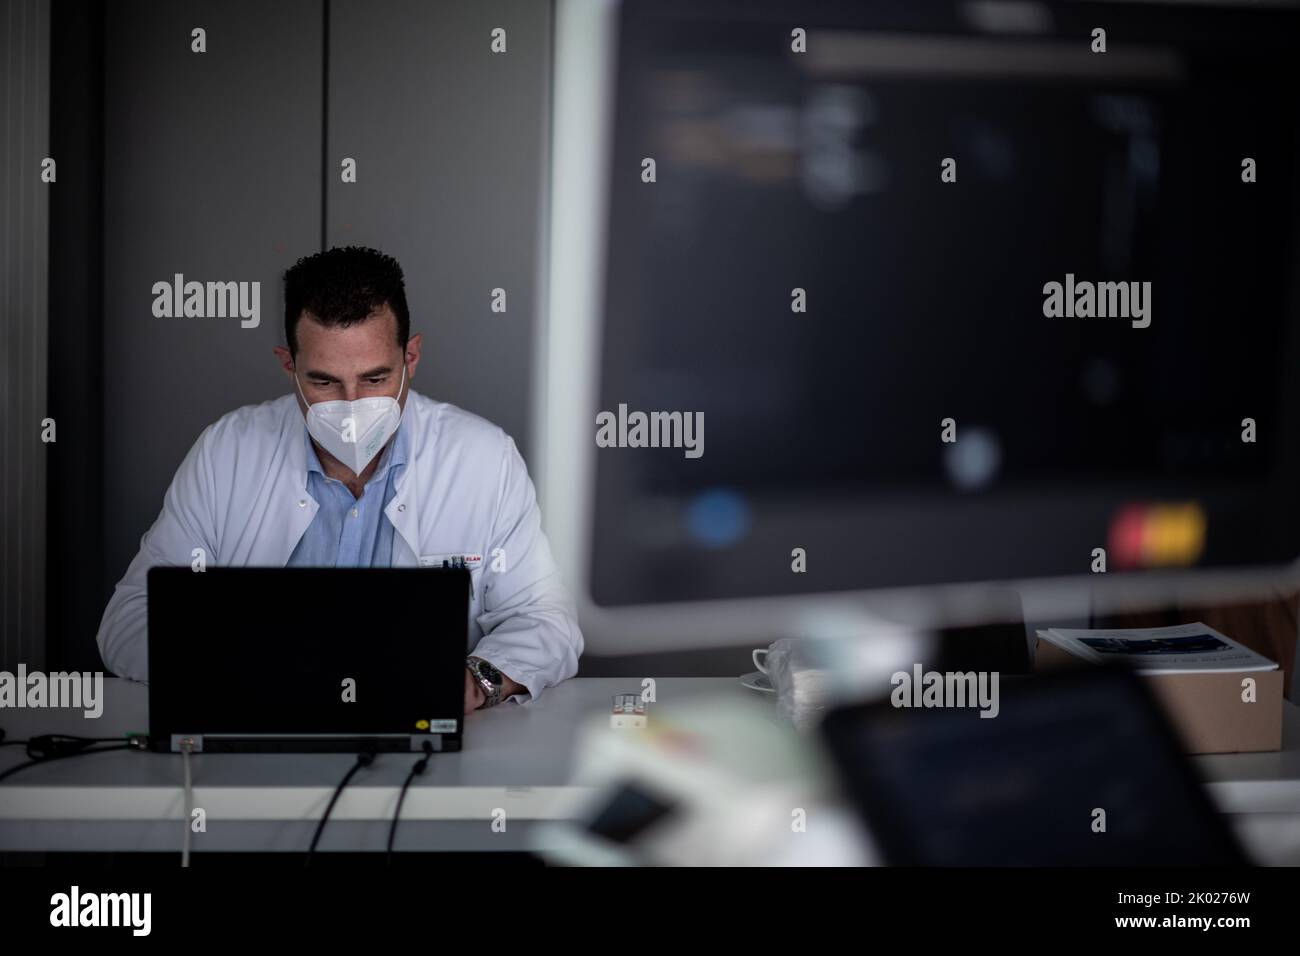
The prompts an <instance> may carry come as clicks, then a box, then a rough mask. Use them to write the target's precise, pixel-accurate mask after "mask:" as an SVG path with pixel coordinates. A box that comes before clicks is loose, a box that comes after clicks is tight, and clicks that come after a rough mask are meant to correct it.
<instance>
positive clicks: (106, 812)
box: [0, 678, 1300, 863]
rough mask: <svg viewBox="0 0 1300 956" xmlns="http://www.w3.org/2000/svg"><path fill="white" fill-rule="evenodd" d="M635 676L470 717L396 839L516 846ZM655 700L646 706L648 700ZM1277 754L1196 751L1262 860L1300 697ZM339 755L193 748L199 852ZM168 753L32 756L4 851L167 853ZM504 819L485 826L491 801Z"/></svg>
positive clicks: (724, 685)
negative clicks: (498, 826)
mask: <svg viewBox="0 0 1300 956" xmlns="http://www.w3.org/2000/svg"><path fill="white" fill-rule="evenodd" d="M656 685H657V686H656V692H657V697H658V704H657V706H664V705H666V704H669V703H674V702H678V701H681V700H684V699H687V698H689V697H691V696H695V695H700V694H736V695H742V696H750V695H751V694H752V692H751V691H747V690H745V689H744V688H742V687H740V686H739V684H737V683H736V682H735V680H732V679H726V678H660V679H657V681H656ZM639 690H640V681H639V679H632V678H627V679H624V678H585V679H584V678H577V679H574V680H570V681H567V682H565V683H564V684H562V685H560V686H559V687H554V688H551V689H550V690H548V691H547V692H546V694H545V696H543V697H542V698H541V699H540V700H539V701H538V702H537V704H535V705H531V706H522V707H521V706H518V705H514V704H508V703H507V704H503V705H502V706H500V707H497V708H495V709H493V710H489V711H484V712H480V713H474V714H471V715H469V718H468V721H467V723H466V728H465V749H464V750H462V751H461V752H459V753H446V754H435V755H434V757H433V759H432V760H431V761H430V766H429V770H428V772H427V773H426V774H424V775H423V776H421V777H417V778H416V779H415V781H414V782H413V783H412V785H411V789H410V791H409V792H408V793H407V797H406V802H405V803H404V804H403V806H402V822H401V825H400V827H399V828H398V833H397V848H398V849H400V850H420V851H432V850H524V849H528V846H529V844H528V831H529V829H530V828H531V827H532V826H533V825H534V824H535V823H536V822H537V821H539V820H547V819H554V818H556V817H557V815H558V813H557V809H556V807H557V802H558V801H560V800H561V799H563V798H565V797H567V796H572V795H573V792H574V789H575V788H573V787H572V786H571V785H570V782H569V777H570V767H571V764H572V758H573V746H574V729H575V727H576V726H577V725H578V723H579V722H580V721H581V720H582V719H583V718H584V717H587V716H589V715H593V714H602V713H607V712H608V710H609V706H610V700H611V698H612V697H613V695H615V694H618V693H637V692H639ZM147 697H148V695H147V689H146V688H145V687H144V686H143V685H140V684H135V683H132V682H130V681H124V680H117V679H108V680H106V681H105V698H106V700H105V706H104V715H103V717H101V718H100V719H99V720H86V719H84V718H83V717H82V716H81V713H80V711H56V710H9V709H6V710H3V711H0V726H3V727H4V728H5V730H6V731H7V732H8V734H9V737H10V739H16V738H26V737H28V736H29V735H30V734H40V733H56V732H57V733H73V734H83V735H86V736H97V737H110V736H116V735H120V734H124V733H126V732H128V731H140V732H144V731H145V730H147V729H148V727H147V720H146V714H147V702H148V701H147ZM654 706H656V705H652V716H653V707H654ZM1283 747H1284V749H1283V750H1282V751H1281V752H1279V753H1267V754H1224V755H1215V756H1208V757H1199V758H1197V764H1198V766H1199V767H1200V770H1201V772H1202V775H1203V776H1204V777H1205V778H1206V779H1207V781H1208V782H1209V790H1210V794H1211V796H1212V798H1213V799H1214V801H1215V802H1216V803H1217V804H1218V806H1219V807H1220V809H1221V810H1222V811H1223V812H1225V813H1228V814H1230V815H1231V816H1232V819H1233V823H1234V826H1235V827H1236V828H1237V830H1238V832H1240V833H1241V835H1242V837H1243V839H1244V840H1245V841H1246V843H1247V846H1248V847H1249V848H1250V850H1251V851H1252V853H1253V854H1254V855H1255V857H1256V859H1258V860H1259V861H1260V862H1264V863H1297V862H1300V708H1297V707H1295V706H1293V705H1291V704H1286V705H1285V727H1284V730H1283ZM23 759H25V758H24V755H23V753H22V748H21V747H2V748H0V770H2V769H4V768H6V767H9V766H12V765H13V764H15V763H19V762H21V761H22V760H23ZM353 759H354V758H353V757H352V756H351V755H348V754H200V755H196V756H195V757H194V758H193V768H194V788H195V806H198V807H202V808H203V809H204V810H205V811H206V814H207V832H205V833H196V834H194V835H193V850H194V852H196V853H203V852H213V851H242V852H267V851H283V852H302V851H304V850H305V849H306V848H307V846H308V844H309V843H310V842H311V836H312V833H313V831H314V829H315V826H316V821H317V820H318V819H319V817H320V815H321V813H323V812H324V809H325V805H326V803H327V802H328V801H329V798H330V795H331V794H332V793H333V791H334V787H335V786H336V785H337V784H338V782H339V780H340V779H341V778H342V776H343V774H344V773H345V772H346V771H347V769H348V767H349V766H351V764H352V762H353ZM415 759H416V756H415V755H409V754H381V755H380V756H379V757H378V758H377V760H376V762H375V764H374V765H373V766H372V767H370V768H368V769H364V770H361V771H359V772H358V773H357V774H356V776H354V777H353V779H352V783H351V784H350V785H349V786H348V788H347V789H346V790H345V791H344V792H343V795H342V796H341V797H340V799H339V802H338V804H337V805H336V806H335V808H334V813H333V815H332V817H331V821H330V824H329V826H328V827H327V828H326V830H325V833H324V835H323V837H322V839H321V844H320V849H321V850H322V851H339V850H353V851H381V850H383V848H384V845H385V843H386V841H387V838H388V827H389V823H390V821H391V818H392V813H393V808H394V806H395V805H396V800H397V794H398V790H399V788H400V786H401V784H402V781H403V780H404V779H405V777H406V774H407V773H408V771H409V770H410V767H411V765H412V763H413V761H414V760H415ZM182 780H183V770H182V764H181V757H180V756H178V755H168V754H153V753H140V752H135V751H116V752H113V753H106V754H98V755H92V756H88V757H76V758H72V759H69V760H60V761H55V762H53V763H51V764H49V765H48V766H42V767H32V768H30V769H28V770H24V771H22V772H21V773H20V774H17V775H15V776H14V777H13V778H11V779H10V780H7V781H5V782H3V783H0V851H6V850H8V851H83V852H84V851H110V850H111V851H152V852H158V851H175V852H179V850H180V845H181V837H182V832H183V831H182V829H181V827H182V823H181V819H182V816H183V813H184V795H183V793H182V789H181V786H182ZM498 808H501V809H504V810H505V811H506V829H505V831H504V832H495V831H494V830H493V829H492V821H493V814H494V811H495V810H497V809H498Z"/></svg>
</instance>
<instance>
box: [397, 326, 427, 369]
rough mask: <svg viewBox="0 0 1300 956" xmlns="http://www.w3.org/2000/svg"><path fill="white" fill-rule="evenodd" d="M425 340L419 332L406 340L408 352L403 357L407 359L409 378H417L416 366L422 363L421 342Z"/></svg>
mask: <svg viewBox="0 0 1300 956" xmlns="http://www.w3.org/2000/svg"><path fill="white" fill-rule="evenodd" d="M423 340H424V339H423V336H421V335H420V333H419V332H416V333H415V334H414V335H412V336H411V337H410V338H409V339H407V340H406V354H405V355H404V356H402V357H403V358H404V359H405V360H406V377H407V378H415V367H416V366H417V365H419V364H420V343H421V342H422V341H423Z"/></svg>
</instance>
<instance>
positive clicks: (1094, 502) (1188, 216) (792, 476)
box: [592, 3, 1300, 604]
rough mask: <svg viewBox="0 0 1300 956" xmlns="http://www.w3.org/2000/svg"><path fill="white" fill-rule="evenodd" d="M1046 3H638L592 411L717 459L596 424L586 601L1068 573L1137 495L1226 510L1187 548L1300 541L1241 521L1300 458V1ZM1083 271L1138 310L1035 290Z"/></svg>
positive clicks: (1273, 550)
mask: <svg viewBox="0 0 1300 956" xmlns="http://www.w3.org/2000/svg"><path fill="white" fill-rule="evenodd" d="M1027 6H1029V7H1030V8H1031V9H1041V11H1043V18H1040V19H1038V20H1036V21H1035V23H1036V27H1035V29H1034V30H1028V31H1020V32H1016V31H1010V32H1006V33H999V32H996V31H990V30H988V29H981V28H979V27H978V26H977V25H975V24H976V21H975V20H974V19H972V17H971V16H970V15H969V14H968V13H966V12H965V11H967V10H968V9H969V7H968V6H966V5H945V4H936V5H930V4H891V3H885V4H860V5H841V4H821V5H819V4H811V5H803V4H800V5H798V6H797V7H796V6H794V5H790V4H779V3H777V4H762V3H759V4H747V5H737V4H730V3H705V4H690V5H680V4H675V3H668V4H645V3H632V4H629V5H628V6H627V8H626V9H625V13H624V16H623V20H622V23H621V26H620V35H619V73H618V85H617V98H616V113H617V115H616V120H615V138H614V153H613V169H614V171H615V173H614V176H613V186H612V189H611V212H610V224H609V240H610V242H609V264H608V286H607V289H606V309H605V315H604V321H605V333H604V336H603V339H602V342H603V346H602V348H603V353H602V359H601V366H600V383H599V390H598V392H599V399H598V400H599V402H600V406H599V407H600V409H602V410H614V409H616V408H617V407H618V406H619V404H620V403H622V404H625V405H626V406H627V407H628V408H629V409H630V410H638V409H639V410H645V411H651V410H681V411H689V412H701V413H703V418H704V422H705V430H704V431H705V436H704V437H705V452H704V454H703V455H702V457H699V458H697V459H688V458H686V457H685V456H684V454H683V453H682V452H681V451H680V450H676V449H645V448H641V449H600V450H599V451H598V454H597V479H596V480H597V496H598V501H597V509H596V521H595V527H594V532H593V544H594V546H595V549H596V560H594V561H593V562H592V566H593V569H594V570H593V579H592V585H593V588H592V590H593V593H594V594H595V595H596V597H597V600H598V602H599V603H610V604H619V603H624V602H633V601H642V600H650V601H654V600H680V599H687V600H689V599H695V598H710V597H729V596H746V595H757V594H765V593H773V592H774V591H775V592H777V593H781V592H786V591H791V590H799V589H800V588H808V589H809V590H835V589H841V588H848V589H852V588H865V587H877V586H899V585H909V584H928V583H942V582H947V581H965V580H983V579H987V578H988V577H989V576H990V575H995V576H999V577H1033V576H1039V575H1049V574H1069V573H1081V572H1084V571H1086V570H1087V567H1086V564H1084V563H1082V562H1080V561H1079V555H1086V554H1087V553H1088V552H1089V550H1090V548H1091V547H1092V546H1095V545H1097V544H1104V543H1105V538H1106V531H1107V522H1108V521H1109V520H1110V519H1111V518H1112V517H1113V514H1114V512H1115V510H1116V509H1117V508H1119V507H1120V506H1121V505H1122V503H1123V502H1125V501H1131V500H1144V499H1150V498H1170V497H1172V498H1194V499H1197V500H1200V501H1202V503H1203V507H1204V508H1205V509H1206V510H1207V511H1209V512H1211V518H1212V519H1214V518H1215V517H1216V516H1215V514H1214V512H1215V511H1216V510H1217V511H1219V512H1220V513H1221V514H1222V515H1223V519H1222V520H1212V521H1211V529H1210V535H1209V540H1208V547H1207V549H1206V551H1205V553H1204V555H1203V561H1202V563H1208V564H1239V563H1261V562H1264V561H1272V560H1282V559H1288V558H1292V557H1294V556H1295V549H1294V545H1295V541H1294V538H1293V536H1291V535H1290V532H1291V531H1293V530H1294V521H1293V518H1294V516H1293V515H1290V514H1289V515H1288V519H1287V522H1286V524H1285V528H1286V531H1285V533H1283V532H1282V531H1277V538H1276V539H1274V540H1266V539H1265V538H1263V537H1261V536H1259V535H1255V536H1253V537H1250V536H1245V535H1243V536H1242V537H1240V538H1234V533H1235V532H1234V531H1233V527H1234V526H1236V525H1240V523H1241V521H1242V518H1241V517H1240V516H1239V515H1238V512H1239V511H1240V510H1241V509H1242V508H1243V507H1247V506H1246V505H1245V504H1244V499H1245V498H1254V499H1255V501H1256V502H1257V503H1260V502H1263V501H1264V500H1265V499H1264V498H1262V497H1260V496H1261V495H1263V494H1265V493H1266V492H1267V493H1268V494H1278V493H1279V492H1280V491H1281V489H1283V488H1284V487H1285V485H1286V482H1285V481H1283V480H1280V478H1279V473H1280V471H1281V470H1282V469H1283V468H1284V467H1290V464H1291V463H1292V460H1293V459H1292V457H1291V456H1292V452H1291V450H1290V448H1289V447H1288V446H1289V444H1290V441H1289V438H1288V437H1287V436H1288V432H1286V431H1285V428H1286V425H1287V424H1288V423H1290V422H1291V421H1292V420H1293V417H1292V416H1291V413H1290V411H1289V410H1288V409H1289V406H1290V404H1291V403H1292V397H1293V396H1292V395H1291V393H1290V392H1289V391H1284V388H1283V379H1284V374H1285V371H1286V369H1287V367H1288V363H1289V362H1290V360H1291V358H1292V357H1293V348H1294V338H1293V336H1292V327H1293V325H1294V318H1295V299H1294V294H1293V292H1294V288H1293V281H1292V279H1293V276H1294V273H1295V269H1294V260H1295V255H1296V249H1295V243H1294V226H1295V222H1296V208H1297V190H1296V177H1295V175H1294V174H1293V173H1292V170H1293V169H1294V167H1295V162H1296V158H1297V155H1296V154H1297V119H1296V118H1297V117H1298V116H1300V67H1298V66H1297V64H1300V55H1298V54H1300V29H1297V27H1300V18H1297V16H1296V15H1295V14H1294V13H1281V12H1276V11H1274V12H1271V13H1268V12H1260V11H1250V10H1242V9H1237V10H1235V11H1222V10H1208V9H1194V8H1185V7H1177V6H1175V5H1170V4H1160V5H1155V6H1143V5H1138V4H1132V5H1130V4H1125V5H1123V6H1122V7H1121V6H1119V5H1115V4H1098V5H1089V4H1068V5H1042V6H1041V8H1040V7H1038V6H1036V5H1027ZM916 8H924V9H916ZM1097 24H1104V25H1105V26H1106V27H1107V28H1108V33H1109V44H1110V48H1109V50H1108V51H1107V52H1106V53H1105V54H1094V53H1092V52H1091V51H1090V42H1091V40H1090V31H1091V29H1092V28H1093V26H1095V25H1097ZM792 26H800V27H803V28H806V31H807V52H805V53H802V54H795V53H792V52H791V50H790V42H791V41H790V29H791V27H792ZM644 157H653V158H654V159H655V161H656V180H655V182H653V183H645V182H643V181H642V179H641V176H640V175H639V173H640V171H641V162H642V159H643V158H644ZM1243 157H1251V158H1253V159H1254V160H1255V162H1256V164H1257V167H1256V169H1257V180H1256V181H1255V182H1253V183H1245V182H1243V180H1242V170H1243V167H1242V160H1243ZM945 158H953V159H955V160H956V164H957V165H956V181H955V182H951V183H946V182H943V181H942V179H941V162H942V160H944V159H945ZM1265 168H1267V170H1268V174H1267V176H1265V175H1264V172H1263V171H1264V170H1265ZM1067 275H1072V276H1074V278H1075V281H1076V282H1079V283H1082V282H1092V283H1101V282H1121V283H1139V286H1138V287H1137V288H1138V289H1139V290H1141V289H1144V286H1142V285H1141V284H1142V283H1150V295H1149V301H1146V300H1144V308H1145V309H1146V316H1147V317H1149V319H1150V325H1149V326H1148V327H1145V328H1137V327H1134V326H1133V324H1132V322H1134V321H1138V322H1141V321H1144V319H1143V318H1142V317H1140V316H1138V315H1137V314H1136V311H1135V310H1134V308H1133V307H1132V306H1133V305H1135V304H1136V303H1133V304H1131V305H1130V309H1129V311H1128V313H1126V314H1125V315H1122V316H1118V317H1106V318H1101V317H1092V318H1081V317H1047V316H1045V315H1044V302H1045V294H1044V286H1045V284H1046V283H1049V282H1053V281H1055V282H1059V283H1061V284H1062V285H1065V283H1066V282H1067ZM796 288H798V289H803V290H804V291H805V294H806V312H802V313H795V312H792V311H791V304H792V290H793V289H796ZM1245 417H1250V418H1252V419H1254V421H1255V422H1256V424H1257V427H1258V429H1259V430H1260V434H1261V435H1262V434H1264V433H1267V435H1268V436H1269V437H1267V438H1262V439H1261V440H1258V441H1255V442H1249V443H1247V442H1243V441H1242V437H1241V436H1242V420H1243V418H1245ZM945 419H952V420H953V421H954V423H955V427H956V429H957V432H956V434H957V438H958V440H957V441H956V442H955V443H951V444H949V443H944V442H943V441H941V423H942V422H943V421H944V420H945ZM1216 494H1221V495H1223V496H1224V497H1223V499H1222V500H1220V499H1216V498H1215V497H1214V496H1215V495H1216ZM1234 496H1241V498H1242V500H1237V501H1234V500H1232V499H1233V498H1234ZM832 505H834V508H835V512H836V514H837V518H835V519H828V518H827V517H826V516H825V515H824V514H822V513H821V510H822V509H827V510H829V509H830V508H831V506H832ZM1285 507H1288V508H1289V506H1285ZM1276 517H1277V516H1276V515H1273V516H1270V517H1269V519H1268V520H1269V522H1270V523H1271V524H1272V525H1273V526H1274V528H1276V527H1277V521H1276ZM932 529H933V530H932ZM938 529H942V539H940V535H939V534H938V533H936V532H937V531H938ZM903 531H905V532H907V537H906V538H905V539H904V540H899V539H898V537H899V533H900V532H903ZM837 532H838V534H837ZM1031 536H1038V537H1040V538H1041V541H1040V542H1037V543H1036V542H1034V541H1025V540H1022V539H1024V538H1027V537H1031ZM786 542H789V543H788V544H786V545H785V547H784V548H783V549H782V550H781V552H780V553H774V551H775V548H776V547H777V545H778V544H785V543H786ZM809 543H813V544H815V546H816V547H817V549H818V553H819V555H820V558H821V560H820V564H819V567H820V569H821V571H822V572H827V571H828V570H829V567H833V568H834V571H833V572H831V573H829V574H825V573H824V574H823V575H822V576H820V577H819V579H818V580H817V581H814V580H812V578H811V576H794V575H790V574H789V572H788V564H789V558H788V555H789V549H790V546H792V545H803V546H805V547H808V544H809ZM850 543H851V544H850ZM1012 549H1014V550H1012ZM909 550H914V551H915V552H916V553H915V554H912V555H909V554H907V553H903V554H901V555H900V554H899V553H898V552H900V551H901V552H908V551H909ZM939 550H942V551H944V552H945V553H946V554H947V555H948V560H947V561H940V562H938V563H935V562H934V561H930V560H928V558H927V557H926V555H933V554H934V553H935V552H936V551H939ZM782 554H783V555H785V556H786V557H785V561H784V562H781V561H779V560H778V558H779V557H780V556H781V555H782ZM719 558H724V559H726V560H724V561H721V562H719V560H718V559H719ZM714 565H723V566H720V567H715V566H714Z"/></svg>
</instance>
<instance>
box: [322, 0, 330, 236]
mask: <svg viewBox="0 0 1300 956" xmlns="http://www.w3.org/2000/svg"><path fill="white" fill-rule="evenodd" d="M324 15H325V21H324V24H323V30H322V37H321V73H320V81H321V90H320V103H321V108H320V248H321V252H324V251H325V250H326V249H327V248H328V246H327V244H326V243H327V241H328V220H327V218H326V215H325V210H326V209H327V208H328V206H327V199H328V193H329V181H330V180H329V167H330V157H329V144H330V140H329V136H330V0H325V2H324Z"/></svg>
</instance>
